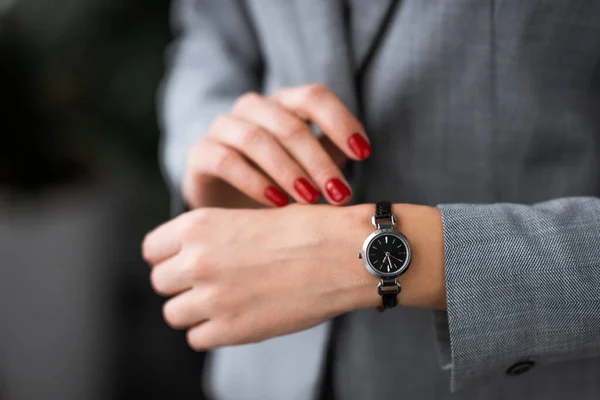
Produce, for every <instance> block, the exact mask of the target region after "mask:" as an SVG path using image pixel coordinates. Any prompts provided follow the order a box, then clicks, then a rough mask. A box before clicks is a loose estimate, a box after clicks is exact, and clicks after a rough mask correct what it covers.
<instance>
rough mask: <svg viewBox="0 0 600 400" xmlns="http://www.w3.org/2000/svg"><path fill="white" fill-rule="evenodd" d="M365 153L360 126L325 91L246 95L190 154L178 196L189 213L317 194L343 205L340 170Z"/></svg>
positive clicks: (347, 193)
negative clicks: (315, 130) (319, 134)
mask: <svg viewBox="0 0 600 400" xmlns="http://www.w3.org/2000/svg"><path fill="white" fill-rule="evenodd" d="M309 121H310V122H314V123H315V124H316V125H317V126H318V127H319V128H320V129H321V130H322V131H323V133H324V135H325V136H324V137H323V138H322V139H321V140H319V139H317V138H316V137H315V135H314V133H313V131H312V130H311V128H310V126H309ZM370 155H371V147H370V145H369V142H368V139H367V137H366V135H365V133H364V130H363V127H362V124H361V123H360V122H359V121H358V120H357V119H356V118H355V117H354V116H353V115H352V113H351V112H350V111H349V110H348V108H347V107H346V106H345V105H344V104H343V103H342V101H341V100H340V99H338V98H337V96H336V95H335V94H334V93H333V92H332V91H331V90H329V89H328V88H327V87H325V86H323V85H308V86H300V87H294V88H285V89H281V90H280V91H278V92H276V93H275V94H273V95H272V96H269V97H263V96H261V95H259V94H256V93H248V94H245V95H243V96H241V97H240V98H239V99H238V100H237V102H236V104H235V106H234V107H233V110H232V111H231V112H230V113H229V114H225V115H223V116H221V117H219V118H217V119H216V120H215V121H214V123H213V124H212V126H211V127H210V129H209V132H208V133H207V135H206V136H205V137H203V138H202V139H200V140H199V141H198V142H197V143H196V144H195V145H194V147H193V148H192V149H191V151H190V153H189V155H188V160H187V168H186V173H185V177H184V182H183V195H184V199H185V200H186V201H187V203H188V204H189V205H190V206H191V207H192V208H198V207H206V206H213V207H214V206H218V207H235V208H242V207H253V206H259V205H265V206H284V205H286V204H287V203H288V196H291V197H292V198H293V199H294V200H295V201H297V202H299V203H305V204H307V203H314V202H316V201H317V200H318V199H319V197H320V196H321V194H322V195H323V196H324V197H325V198H326V200H327V201H328V202H329V203H331V204H335V205H343V204H346V203H348V202H349V201H350V199H351V197H352V192H351V190H350V186H349V185H348V182H347V181H346V179H345V178H344V176H343V175H342V172H341V169H340V168H341V166H342V165H343V164H344V162H345V161H346V157H348V158H350V159H353V160H356V161H361V160H364V159H366V158H367V157H369V156H370Z"/></svg>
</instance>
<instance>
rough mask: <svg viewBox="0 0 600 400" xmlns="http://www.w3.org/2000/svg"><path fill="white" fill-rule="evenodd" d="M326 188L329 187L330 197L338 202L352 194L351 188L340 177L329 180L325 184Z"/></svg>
mask: <svg viewBox="0 0 600 400" xmlns="http://www.w3.org/2000/svg"><path fill="white" fill-rule="evenodd" d="M325 189H327V193H328V194H329V197H331V198H332V199H333V201H335V202H336V203H341V202H342V200H344V199H345V198H346V197H349V196H350V195H351V194H352V192H351V191H350V188H349V187H348V186H347V185H346V184H345V183H344V182H342V181H341V180H339V179H338V178H334V179H331V180H329V181H328V182H327V183H326V184H325Z"/></svg>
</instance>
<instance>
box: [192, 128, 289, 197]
mask: <svg viewBox="0 0 600 400" xmlns="http://www.w3.org/2000/svg"><path fill="white" fill-rule="evenodd" d="M188 159H189V162H190V165H189V167H188V168H189V169H191V170H192V171H194V172H195V173H192V174H188V176H187V178H186V179H195V177H196V176H200V175H203V174H206V175H211V176H215V177H218V178H220V179H222V180H223V181H225V182H227V183H229V184H230V185H231V186H233V187H235V188H236V189H237V190H239V191H240V192H242V193H244V194H245V195H246V196H248V197H250V198H252V199H254V200H255V201H257V202H259V203H261V204H264V205H266V206H276V207H282V206H285V205H287V204H288V197H287V195H285V194H284V193H283V192H282V191H281V190H280V189H278V188H277V186H276V185H275V183H274V182H273V181H272V180H270V179H269V178H267V177H266V176H265V175H264V174H262V173H261V172H259V171H258V170H257V169H256V168H254V167H253V166H252V165H251V164H250V163H249V162H248V160H247V159H245V158H244V157H243V156H242V155H241V154H240V153H239V152H237V151H236V150H235V149H233V148H231V147H228V146H225V145H224V144H222V143H219V142H216V141H213V140H209V139H208V138H206V139H204V140H202V141H201V142H200V143H199V144H198V145H197V146H196V147H195V148H194V149H193V150H192V154H191V156H190V157H189V158H188ZM184 184H188V185H189V184H191V183H189V182H187V183H184Z"/></svg>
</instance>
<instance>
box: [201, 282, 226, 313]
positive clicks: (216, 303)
mask: <svg viewBox="0 0 600 400" xmlns="http://www.w3.org/2000/svg"><path fill="white" fill-rule="evenodd" d="M203 302H204V307H205V308H206V310H207V311H208V312H209V313H210V314H214V313H218V312H220V311H222V310H223V309H224V306H225V294H224V293H223V292H222V291H221V290H218V289H214V288H213V289H206V290H205V293H204V299H203Z"/></svg>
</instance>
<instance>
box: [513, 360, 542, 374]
mask: <svg viewBox="0 0 600 400" xmlns="http://www.w3.org/2000/svg"><path fill="white" fill-rule="evenodd" d="M534 365H535V362H533V361H531V360H526V361H519V362H518V363H516V364H513V365H512V366H511V367H510V368H509V369H507V370H506V375H508V376H517V375H521V374H522V373H525V372H527V371H529V370H530V369H531V368H532V367H533V366H534Z"/></svg>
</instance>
